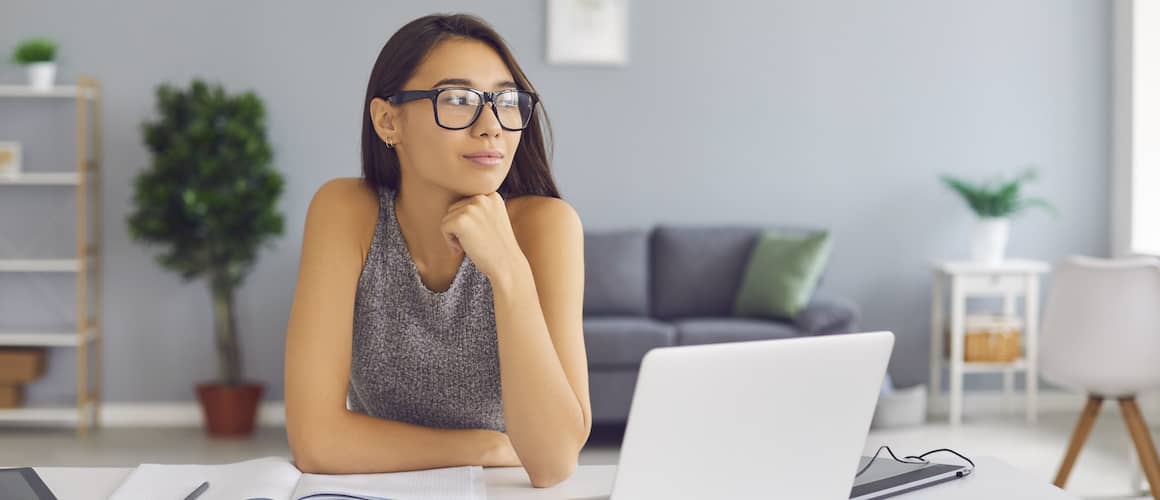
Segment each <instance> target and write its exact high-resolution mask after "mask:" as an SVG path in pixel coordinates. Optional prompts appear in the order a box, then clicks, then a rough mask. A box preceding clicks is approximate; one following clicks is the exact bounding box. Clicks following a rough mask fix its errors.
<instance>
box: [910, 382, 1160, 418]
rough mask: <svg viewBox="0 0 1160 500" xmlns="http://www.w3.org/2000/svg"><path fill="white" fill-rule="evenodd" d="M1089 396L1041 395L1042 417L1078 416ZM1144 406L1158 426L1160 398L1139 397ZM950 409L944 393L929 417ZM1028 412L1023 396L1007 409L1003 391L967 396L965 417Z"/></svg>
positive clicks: (1111, 406) (1109, 406)
mask: <svg viewBox="0 0 1160 500" xmlns="http://www.w3.org/2000/svg"><path fill="white" fill-rule="evenodd" d="M1087 398H1088V397H1087V395H1085V394H1080V393H1073V392H1065V391H1059V390H1049V391H1040V392H1039V397H1038V401H1037V403H1038V404H1037V405H1036V406H1038V408H1039V414H1040V415H1050V414H1058V413H1064V414H1074V415H1078V414H1079V412H1080V411H1081V410H1082V409H1083V407H1084V404H1086V403H1087ZM1137 400H1138V402H1139V405H1140V411H1141V413H1143V414H1144V416H1145V417H1146V420H1148V422H1149V423H1151V422H1156V423H1158V424H1160V394H1157V393H1144V394H1140V395H1139V396H1138V397H1137ZM948 406H950V399H949V398H948V397H947V394H946V393H945V392H944V393H943V394H942V397H940V398H939V399H938V401H930V402H928V409H929V411H928V412H927V413H929V414H931V415H934V416H938V417H946V416H947V415H948V413H949V412H948ZM1026 408H1027V399H1026V397H1024V396H1023V394H1022V393H1020V392H1016V394H1015V395H1014V396H1012V397H1011V402H1010V405H1009V407H1007V408H1004V407H1003V393H1002V392H1001V391H972V392H967V393H966V394H964V395H963V416H964V417H978V416H995V415H1000V414H1002V415H1016V414H1019V415H1025V414H1026ZM1101 411H1104V412H1107V411H1117V412H1118V411H1120V410H1119V405H1117V404H1115V402H1114V401H1107V402H1105V403H1104V405H1103V407H1102V408H1101Z"/></svg>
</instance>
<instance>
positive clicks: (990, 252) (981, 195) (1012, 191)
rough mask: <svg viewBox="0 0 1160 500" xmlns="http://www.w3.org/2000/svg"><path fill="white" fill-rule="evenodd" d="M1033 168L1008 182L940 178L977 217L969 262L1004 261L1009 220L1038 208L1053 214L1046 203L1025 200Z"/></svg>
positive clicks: (1031, 179)
mask: <svg viewBox="0 0 1160 500" xmlns="http://www.w3.org/2000/svg"><path fill="white" fill-rule="evenodd" d="M1036 177H1037V175H1036V172H1035V170H1034V169H1032V168H1028V169H1026V170H1024V171H1023V172H1022V173H1020V174H1019V175H1017V176H1015V178H1013V179H1011V180H1006V181H1004V180H998V181H992V182H987V183H983V184H975V183H971V182H968V181H965V180H962V179H958V178H955V177H951V176H948V175H944V176H942V181H943V183H944V184H946V185H947V186H948V187H950V188H951V189H952V190H954V191H955V192H957V193H959V195H961V196H962V197H963V200H964V201H966V202H967V205H968V206H970V207H971V210H973V211H974V212H975V215H977V216H978V220H976V221H975V227H974V229H973V231H972V232H971V259H972V260H974V261H975V262H980V263H984V264H987V265H996V264H999V263H1000V262H1002V261H1003V255H1004V254H1005V253H1006V249H1007V239H1008V235H1009V234H1010V227H1011V217H1014V216H1016V215H1018V214H1020V213H1021V212H1023V211H1024V210H1026V209H1027V208H1030V207H1040V208H1043V209H1046V210H1048V211H1051V212H1053V213H1054V211H1055V209H1054V208H1053V207H1052V206H1051V204H1049V203H1048V202H1046V201H1044V200H1042V199H1039V198H1024V197H1023V196H1022V192H1021V191H1022V187H1023V184H1025V183H1027V182H1030V181H1033V180H1035V178H1036Z"/></svg>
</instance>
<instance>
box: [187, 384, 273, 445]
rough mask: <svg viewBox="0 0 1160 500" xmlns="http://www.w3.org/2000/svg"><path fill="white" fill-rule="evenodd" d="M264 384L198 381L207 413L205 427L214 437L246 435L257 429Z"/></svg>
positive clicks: (199, 391)
mask: <svg viewBox="0 0 1160 500" xmlns="http://www.w3.org/2000/svg"><path fill="white" fill-rule="evenodd" d="M264 389H265V387H263V386H262V384H238V385H234V386H230V385H220V384H217V383H202V384H197V400H198V401H199V402H201V410H202V414H203V415H205V426H206V431H207V432H208V433H209V435H210V436H215V437H246V436H249V435H251V434H253V433H254V420H255V418H256V417H257V415H258V403H259V402H260V401H261V400H262V393H263V392H264Z"/></svg>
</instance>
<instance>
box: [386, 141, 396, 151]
mask: <svg viewBox="0 0 1160 500" xmlns="http://www.w3.org/2000/svg"><path fill="white" fill-rule="evenodd" d="M387 149H395V143H394V142H391V140H390V139H388V140H387Z"/></svg>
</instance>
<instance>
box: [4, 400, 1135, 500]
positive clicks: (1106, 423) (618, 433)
mask: <svg viewBox="0 0 1160 500" xmlns="http://www.w3.org/2000/svg"><path fill="white" fill-rule="evenodd" d="M1076 418H1077V415H1076V414H1050V415H1043V416H1041V417H1040V422H1039V423H1038V424H1036V425H1029V424H1027V423H1026V422H1025V421H1023V420H1022V419H1020V418H1018V417H1015V416H1012V417H1003V418H999V417H995V418H989V419H982V418H977V419H972V420H969V421H967V422H965V423H964V424H963V425H962V426H961V427H960V428H959V429H958V430H955V431H951V430H950V428H949V426H947V424H945V423H942V424H940V423H930V424H927V425H923V426H919V427H910V428H903V429H875V430H872V431H871V433H870V436H869V438H868V439H867V442H866V450H867V451H868V452H872V451H873V450H874V449H877V447H878V446H879V445H880V444H889V445H890V446H891V447H892V448H893V449H894V450H895V451H896V452H898V453H905V454H917V453H921V452H924V451H927V450H931V449H935V448H953V449H955V450H956V451H958V452H960V453H963V454H965V455H967V456H968V457H969V456H984V455H989V456H995V457H998V458H1001V459H1003V460H1005V461H1007V462H1008V463H1010V464H1012V465H1014V466H1016V467H1018V468H1020V469H1023V470H1025V471H1027V473H1028V475H1029V476H1031V477H1033V478H1036V479H1039V480H1042V481H1051V480H1052V479H1053V478H1054V476H1055V470H1056V468H1057V467H1058V466H1059V462H1060V460H1061V459H1062V456H1063V450H1064V447H1065V445H1066V443H1067V440H1068V438H1069V436H1070V434H1071V429H1072V426H1073V425H1074V424H1075V421H1076ZM622 437H623V428H617V427H597V428H596V429H594V430H593V435H592V438H591V439H590V440H589V445H588V446H587V447H586V448H585V450H584V451H583V453H582V454H581V456H580V463H581V464H584V465H588V464H615V463H616V460H617V456H618V445H619V442H620V439H621V438H622ZM1130 453H1131V448H1130V440H1129V439H1128V435H1127V432H1126V430H1125V428H1124V424H1123V420H1121V419H1120V416H1119V413H1118V412H1117V411H1104V412H1103V413H1102V414H1101V415H1100V419H1099V421H1098V422H1097V424H1096V427H1095V429H1094V431H1093V432H1092V435H1091V437H1090V439H1089V441H1088V444H1087V446H1086V447H1085V448H1084V451H1083V453H1081V455H1080V458H1079V461H1078V463H1077V464H1076V467H1075V469H1074V471H1073V473H1072V476H1071V480H1070V482H1069V484H1068V491H1070V492H1071V493H1073V494H1075V495H1077V496H1081V497H1083V498H1092V499H1123V498H1138V497H1137V496H1133V495H1132V493H1133V492H1132V489H1131V485H1130V481H1131V470H1132V468H1131V466H1132V462H1131V455H1130ZM269 455H279V456H289V448H288V447H287V444H286V435H285V431H284V430H283V429H280V428H263V429H260V430H259V431H258V433H257V434H256V435H255V436H254V437H253V439H250V440H214V439H208V438H206V437H205V435H204V433H203V432H202V430H201V429H197V428H156V429H138V428H106V429H101V430H99V431H97V432H96V433H94V434H93V435H91V436H90V438H89V439H87V440H78V439H76V437H75V434H74V433H73V432H72V431H71V430H67V429H51V428H48V429H46V428H34V429H29V428H23V429H18V428H12V427H3V428H0V466H20V465H41V466H49V465H56V466H121V467H124V466H131V465H135V464H138V463H141V462H151V463H228V462H235V461H241V460H247V459H250V458H255V457H260V456H269ZM945 458H946V460H947V461H950V460H953V459H954V457H953V456H949V455H948V456H945Z"/></svg>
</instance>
